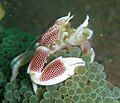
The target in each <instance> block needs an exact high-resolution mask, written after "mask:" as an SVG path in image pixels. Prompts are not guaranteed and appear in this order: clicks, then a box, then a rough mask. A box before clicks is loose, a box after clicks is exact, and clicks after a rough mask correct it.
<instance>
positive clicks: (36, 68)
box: [27, 46, 49, 73]
mask: <svg viewBox="0 0 120 103" xmlns="http://www.w3.org/2000/svg"><path fill="white" fill-rule="evenodd" d="M48 55H49V49H48V48H46V47H43V46H40V47H38V48H36V50H35V54H34V56H33V58H32V61H31V62H30V64H29V67H28V70H27V73H31V72H32V73H33V72H41V71H42V70H43V67H44V64H45V63H46V62H47V61H46V58H47V56H48Z"/></svg>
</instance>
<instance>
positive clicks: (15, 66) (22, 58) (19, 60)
mask: <svg viewBox="0 0 120 103" xmlns="http://www.w3.org/2000/svg"><path fill="white" fill-rule="evenodd" d="M32 56H33V51H29V52H27V53H22V54H20V55H18V56H17V57H16V58H14V59H13V61H12V62H11V67H12V76H11V79H10V82H13V81H14V80H15V78H16V77H17V75H18V71H19V68H20V67H21V66H23V65H25V64H27V63H28V62H29V61H30V60H31V58H32Z"/></svg>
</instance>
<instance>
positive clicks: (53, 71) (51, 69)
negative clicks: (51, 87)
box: [40, 59, 65, 81]
mask: <svg viewBox="0 0 120 103" xmlns="http://www.w3.org/2000/svg"><path fill="white" fill-rule="evenodd" d="M64 72H65V67H64V65H63V63H62V62H61V60H59V59H58V60H55V61H53V62H52V63H50V64H48V66H47V67H46V68H45V69H44V71H43V73H42V74H41V77H40V81H47V80H50V79H53V78H55V77H58V76H59V75H61V74H63V73H64Z"/></svg>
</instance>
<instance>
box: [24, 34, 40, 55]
mask: <svg viewBox="0 0 120 103" xmlns="http://www.w3.org/2000/svg"><path fill="white" fill-rule="evenodd" d="M41 36H42V35H40V36H38V37H37V38H36V39H35V40H33V41H32V43H30V45H29V47H28V48H27V49H26V51H25V53H27V51H28V50H29V49H30V47H31V46H32V45H33V44H34V43H35V42H36V41H37V40H38V39H39V38H40V37H41Z"/></svg>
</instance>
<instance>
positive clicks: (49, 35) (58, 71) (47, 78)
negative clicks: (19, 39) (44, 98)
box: [10, 12, 92, 93]
mask: <svg viewBox="0 0 120 103" xmlns="http://www.w3.org/2000/svg"><path fill="white" fill-rule="evenodd" d="M72 18H73V15H72V16H71V14H70V12H69V13H68V15H67V16H64V17H61V18H59V19H57V20H56V21H55V23H54V25H53V26H52V27H50V28H49V29H48V30H47V31H46V32H45V33H43V34H42V37H41V38H39V39H38V42H37V43H36V48H35V52H34V55H31V53H29V52H25V53H22V54H20V55H19V56H17V57H15V58H14V59H13V61H12V62H11V66H12V76H11V80H10V81H11V82H13V81H14V80H15V78H16V77H17V74H18V70H19V67H20V66H22V65H24V64H26V63H28V62H30V64H29V66H28V69H27V73H28V74H29V75H30V78H31V80H32V83H33V90H34V92H35V93H36V90H37V84H38V85H53V84H57V83H60V82H62V81H64V80H66V79H68V78H69V77H71V75H73V74H74V69H75V68H76V67H77V66H84V65H85V62H84V61H83V60H82V59H81V58H77V57H66V58H63V57H62V56H60V57H58V58H56V59H54V60H53V61H51V62H50V63H49V64H47V59H46V58H47V57H48V56H49V55H50V54H53V53H55V52H56V51H58V50H60V49H63V48H65V47H69V46H74V45H81V44H82V43H83V42H84V41H86V40H87V39H90V38H91V36H92V30H90V29H88V28H87V25H88V20H89V16H88V15H87V16H86V19H85V21H84V22H83V23H82V24H81V25H80V26H79V27H77V28H76V29H74V28H72V27H71V24H70V20H71V19H72Z"/></svg>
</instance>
